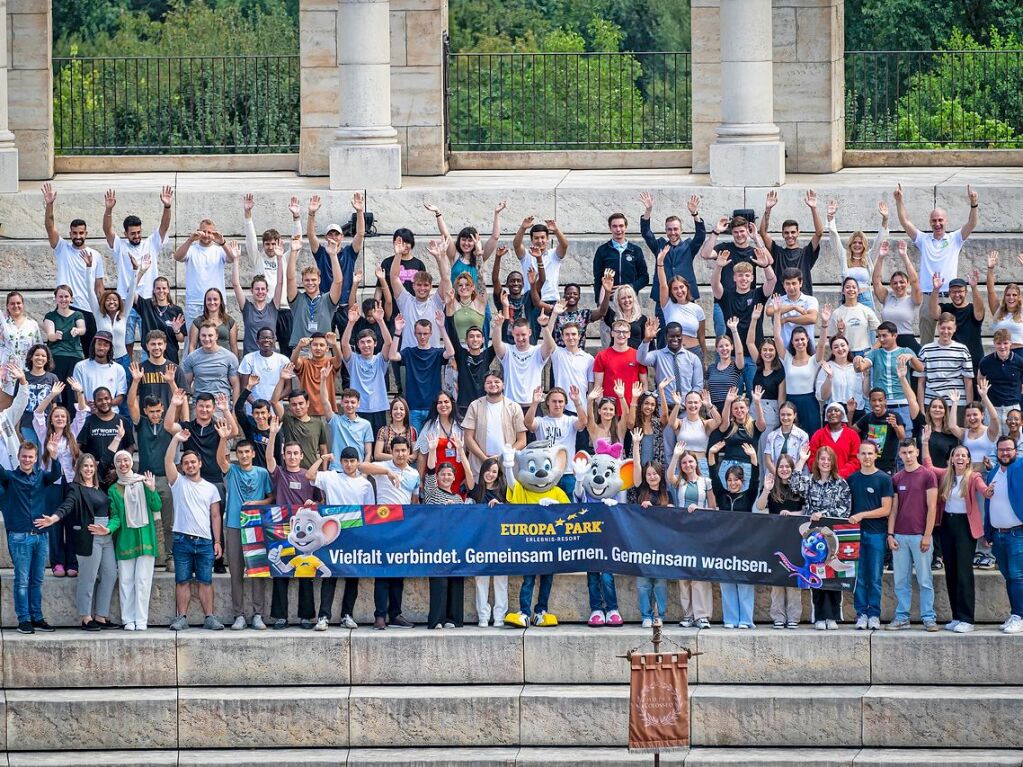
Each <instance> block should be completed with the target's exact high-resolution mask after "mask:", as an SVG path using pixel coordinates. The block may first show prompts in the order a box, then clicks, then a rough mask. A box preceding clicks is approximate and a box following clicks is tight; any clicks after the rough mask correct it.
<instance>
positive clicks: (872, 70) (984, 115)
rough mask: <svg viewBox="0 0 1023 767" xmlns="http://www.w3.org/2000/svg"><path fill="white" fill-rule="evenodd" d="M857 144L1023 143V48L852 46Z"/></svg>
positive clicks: (850, 83)
mask: <svg viewBox="0 0 1023 767" xmlns="http://www.w3.org/2000/svg"><path fill="white" fill-rule="evenodd" d="M845 123H846V146H847V147H848V148H850V149H986V148H995V149H1013V148H1023V50H991V51H982V50H949V51H848V52H846V54H845Z"/></svg>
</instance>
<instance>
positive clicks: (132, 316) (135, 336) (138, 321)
mask: <svg viewBox="0 0 1023 767" xmlns="http://www.w3.org/2000/svg"><path fill="white" fill-rule="evenodd" d="M141 333H142V318H141V317H140V316H139V313H138V312H137V311H135V309H132V310H131V311H130V312H128V322H127V323H126V324H125V326H124V343H125V344H126V345H127V344H133V343H135V342H136V341H140V340H142V339H140V338H139V335H141Z"/></svg>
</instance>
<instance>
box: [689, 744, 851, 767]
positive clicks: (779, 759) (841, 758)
mask: <svg viewBox="0 0 1023 767" xmlns="http://www.w3.org/2000/svg"><path fill="white" fill-rule="evenodd" d="M858 753H860V752H859V750H858V749H855V748H785V749H772V748H693V749H690V750H689V754H688V755H687V756H686V767H718V765H736V764H742V765H745V767H768V766H769V765H791V764H799V765H801V767H852V765H853V763H854V760H855V759H856V755H857V754H858Z"/></svg>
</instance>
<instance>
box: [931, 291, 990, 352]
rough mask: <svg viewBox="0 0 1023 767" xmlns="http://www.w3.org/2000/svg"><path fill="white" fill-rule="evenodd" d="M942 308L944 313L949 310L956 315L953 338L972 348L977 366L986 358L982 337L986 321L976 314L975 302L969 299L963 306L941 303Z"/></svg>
mask: <svg viewBox="0 0 1023 767" xmlns="http://www.w3.org/2000/svg"><path fill="white" fill-rule="evenodd" d="M940 309H941V311H942V313H945V312H948V313H949V314H952V315H954V316H955V318H956V332H955V334H954V335H953V336H952V340H953V341H958V342H959V343H961V344H964V345H965V346H966V348H967V349H969V350H970V356H971V357H973V367H974V368H977V366H979V365H980V361H981V360H982V359H984V343H983V342H982V341H981V338H980V332H981V328H983V327H984V322H983V320H978V319H977V318H976V317H975V316H974V314H973V302H972V301H968V302H967V303H966V305H965V306H963V307H962V308H957V307H956V306H955V305H954V304H941V306H940Z"/></svg>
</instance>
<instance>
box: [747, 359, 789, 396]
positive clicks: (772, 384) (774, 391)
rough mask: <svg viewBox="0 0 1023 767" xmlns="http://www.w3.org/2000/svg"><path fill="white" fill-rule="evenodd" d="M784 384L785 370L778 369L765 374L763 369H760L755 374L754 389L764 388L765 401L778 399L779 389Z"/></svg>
mask: <svg viewBox="0 0 1023 767" xmlns="http://www.w3.org/2000/svg"><path fill="white" fill-rule="evenodd" d="M784 382H785V368H778V369H777V370H772V371H771V372H770V373H767V374H765V373H764V370H763V368H759V367H758V368H757V372H756V373H754V374H753V388H754V389H756V388H757V387H758V386H763V387H764V399H766V400H772V399H773V400H776V399H778V394H779V392H778V389H779V388H780V387H781V385H782V384H783V383H784Z"/></svg>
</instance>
